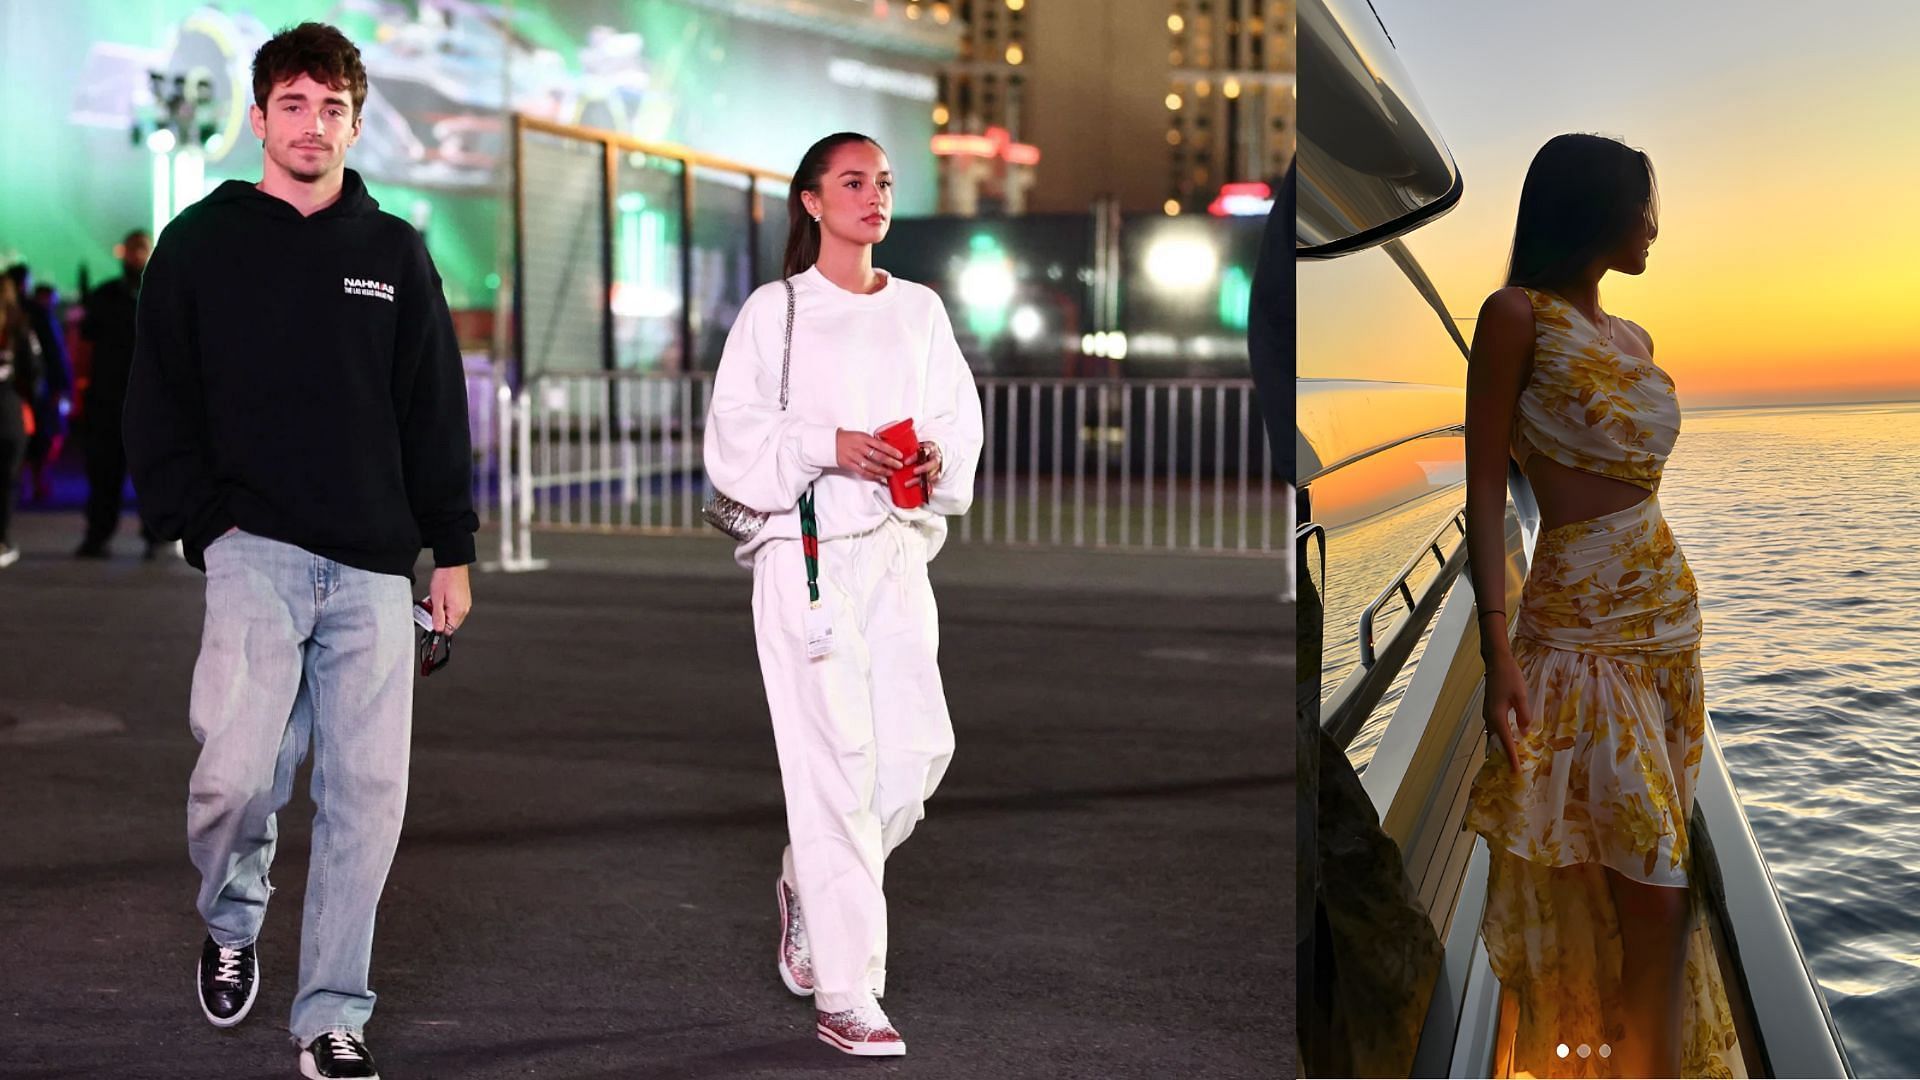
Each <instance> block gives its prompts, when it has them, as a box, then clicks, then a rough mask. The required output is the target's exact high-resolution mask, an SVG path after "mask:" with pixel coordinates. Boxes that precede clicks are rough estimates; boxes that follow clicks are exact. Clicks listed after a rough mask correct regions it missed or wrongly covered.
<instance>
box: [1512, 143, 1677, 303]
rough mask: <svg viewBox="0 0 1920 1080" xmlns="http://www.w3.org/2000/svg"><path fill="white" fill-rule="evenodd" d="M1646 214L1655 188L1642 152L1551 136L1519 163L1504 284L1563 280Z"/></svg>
mask: <svg viewBox="0 0 1920 1080" xmlns="http://www.w3.org/2000/svg"><path fill="white" fill-rule="evenodd" d="M1648 214H1651V215H1652V216H1653V219H1654V220H1655V221H1658V220H1659V215H1660V190H1659V186H1658V185H1657V184H1656V183H1655V182H1654V178H1653V161H1652V160H1651V159H1649V158H1648V157H1647V155H1646V153H1645V152H1643V151H1640V150H1635V149H1634V148H1632V147H1630V146H1628V145H1626V144H1625V143H1623V142H1620V141H1619V140H1617V139H1609V138H1606V137H1605V136H1601V135H1556V136H1554V137H1553V138H1551V139H1549V140H1547V145H1545V146H1543V147H1541V148H1540V152H1539V153H1537V154H1535V155H1534V156H1533V164H1532V165H1529V166H1527V179H1526V183H1525V184H1523V185H1521V188H1520V215H1519V220H1518V221H1517V222H1516V223H1515V224H1514V227H1513V255H1512V257H1511V258H1510V259H1509V261H1508V263H1507V284H1508V285H1524V286H1526V287H1528V288H1531V289H1554V288H1559V287H1561V286H1564V285H1566V284H1568V283H1569V282H1570V281H1571V280H1572V279H1573V278H1574V276H1575V275H1577V274H1578V273H1579V272H1580V271H1581V269H1582V268H1584V267H1585V266H1586V265H1587V264H1588V263H1590V262H1592V261H1593V260H1594V259H1595V258H1596V257H1598V256H1600V255H1603V254H1605V253H1606V252H1607V251H1608V250H1610V249H1612V248H1613V247H1614V246H1615V245H1617V244H1619V243H1620V241H1621V240H1622V239H1623V238H1624V237H1625V236H1626V235H1627V231H1628V230H1629V229H1631V228H1632V227H1633V225H1634V222H1636V221H1638V220H1640V219H1641V217H1642V216H1643V215H1648Z"/></svg>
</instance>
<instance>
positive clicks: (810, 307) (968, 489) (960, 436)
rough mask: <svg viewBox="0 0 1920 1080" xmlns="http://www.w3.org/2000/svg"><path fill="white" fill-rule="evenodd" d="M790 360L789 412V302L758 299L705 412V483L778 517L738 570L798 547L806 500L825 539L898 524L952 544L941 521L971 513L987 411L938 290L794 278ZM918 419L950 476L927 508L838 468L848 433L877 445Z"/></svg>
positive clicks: (731, 335) (758, 294)
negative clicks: (768, 547) (810, 493)
mask: <svg viewBox="0 0 1920 1080" xmlns="http://www.w3.org/2000/svg"><path fill="white" fill-rule="evenodd" d="M793 291H794V320H793V361H792V370H791V374H790V377H789V380H788V386H789V394H788V403H787V409H786V411H785V412H782V411H781V410H780V352H781V342H782V337H783V335H784V333H785V330H786V319H787V294H786V290H785V289H784V288H782V286H781V284H780V283H779V282H778V281H775V282H770V283H768V284H766V285H762V286H761V287H760V288H758V289H755V290H754V292H753V295H751V296H749V297H747V302H746V304H745V305H743V306H742V307H741V309H740V317H739V318H738V319H736V320H735V321H734V324H733V329H732V330H731V331H729V332H728V334H727V346H726V349H725V351H724V352H723V353H722V354H721V357H720V368H719V371H718V372H717V373H716V374H715V375H714V380H713V401H712V403H711V407H710V409H709V411H708V413H707V433H706V442H705V450H704V452H705V456H706V468H707V476H708V477H709V478H711V479H712V481H713V484H714V486H715V487H716V488H718V489H719V490H720V491H722V492H724V493H725V494H727V495H728V496H730V497H732V498H734V499H737V500H739V501H740V502H742V503H745V504H746V505H748V506H750V507H752V508H754V509H755V510H764V511H767V512H768V513H771V514H772V515H773V516H772V518H770V519H769V520H768V521H767V524H766V526H765V527H764V528H762V529H761V530H760V533H759V535H758V536H756V537H755V538H754V539H753V541H752V542H750V543H747V544H743V545H741V546H740V547H739V548H738V549H737V550H736V552H735V558H736V559H737V560H738V561H739V562H740V563H741V565H743V566H751V565H752V558H751V554H752V552H753V550H754V549H756V548H758V547H759V546H760V545H761V544H763V543H765V542H766V541H768V540H775V539H798V538H799V536H800V512H799V509H798V503H799V501H800V496H801V495H803V494H805V493H806V490H807V485H809V484H812V485H813V490H814V511H815V514H816V516H817V519H818V524H819V531H820V539H821V540H823V541H824V540H831V539H834V538H836V537H843V536H858V535H860V534H863V533H867V532H871V531H873V530H874V529H876V528H879V527H880V526H881V525H883V524H885V523H886V520H887V518H888V517H889V516H892V517H896V518H900V519H902V520H904V521H909V522H913V523H914V524H916V525H918V526H919V527H920V528H922V529H925V530H926V531H927V532H928V534H929V537H930V541H931V542H930V544H929V547H928V553H929V557H931V556H932V555H933V554H936V553H938V552H939V550H940V546H941V544H942V543H944V541H945V539H946V532H947V526H946V519H945V516H944V515H948V514H964V513H966V512H967V509H968V507H970V506H971V505H972V504H973V480H974V470H975V468H976V466H977V465H978V463H979V460H980V443H981V421H980V398H979V396H978V393H977V392H976V391H975V389H974V384H973V372H972V371H971V370H970V369H968V367H967V362H966V358H965V357H963V356H961V355H960V346H959V344H958V343H956V342H955V341H954V339H953V324H952V323H951V322H949V321H948V319H947V311H946V308H945V307H943V306H942V305H941V303H940V298H939V297H938V296H937V295H935V294H934V292H933V290H931V289H929V288H927V287H926V286H924V285H916V284H914V283H913V282H910V281H902V280H900V279H899V278H897V277H893V276H892V275H887V276H886V283H885V285H884V286H883V287H882V288H881V289H880V291H879V292H876V293H871V294H868V295H861V294H859V293H853V292H848V291H847V290H845V289H842V288H841V287H840V286H838V285H835V284H834V283H833V282H831V281H828V280H827V279H826V277H825V275H823V274H821V273H820V270H819V268H818V267H812V268H809V269H808V270H807V271H806V272H805V273H802V274H800V275H798V276H796V277H795V278H794V279H793ZM907 418H911V419H912V420H913V427H914V432H915V434H916V435H917V436H918V437H919V438H920V439H922V440H926V441H930V442H933V443H935V444H937V445H938V446H939V447H940V457H941V462H942V466H941V471H940V475H939V478H938V479H937V480H935V481H934V483H933V485H932V487H931V488H930V489H929V491H928V496H929V497H928V499H927V502H926V504H925V505H924V506H922V507H921V508H919V509H915V510H902V509H900V508H899V507H896V506H894V505H893V497H892V496H891V495H890V494H889V493H888V490H887V485H886V484H885V483H883V482H876V481H874V480H871V479H868V478H866V477H863V476H860V475H859V474H858V473H856V472H854V471H852V470H848V469H842V468H839V467H838V465H837V464H836V461H835V458H836V444H835V434H836V432H837V430H838V429H840V428H846V429H848V430H851V431H865V432H869V433H871V432H873V431H874V430H876V429H878V428H880V427H882V426H884V425H886V424H889V423H891V422H893V421H895V420H902V419H907Z"/></svg>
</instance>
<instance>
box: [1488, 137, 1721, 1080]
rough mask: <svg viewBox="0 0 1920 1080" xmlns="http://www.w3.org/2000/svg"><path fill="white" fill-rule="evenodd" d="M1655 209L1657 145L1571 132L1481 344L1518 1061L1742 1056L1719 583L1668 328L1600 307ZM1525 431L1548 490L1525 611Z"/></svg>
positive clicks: (1717, 1064) (1638, 248)
mask: <svg viewBox="0 0 1920 1080" xmlns="http://www.w3.org/2000/svg"><path fill="white" fill-rule="evenodd" d="M1658 217H1659V200H1658V194H1657V190H1656V186H1655V184H1654V176H1653V166H1652V163H1651V162H1650V161H1649V160H1648V159H1647V157H1646V155H1645V154H1644V153H1642V152H1640V151H1638V150H1634V149H1631V148H1629V147H1627V146H1625V145H1623V144H1621V143H1619V142H1617V141H1615V140H1612V139H1606V138H1601V137H1598V136H1593V135H1562V136H1559V137H1557V138H1555V139H1553V140H1551V141H1550V142H1548V143H1547V144H1546V146H1544V147H1542V148H1541V150H1540V152H1539V154H1538V155H1537V156H1535V158H1534V160H1533V164H1532V166H1531V167H1530V168H1529V169H1528V172H1527V178H1526V182H1525V184H1524V186H1523V188H1522V190H1521V194H1520V212H1519V220H1518V224H1517V226H1516V229H1515V233H1514V243H1513V256H1512V263H1511V266H1510V267H1509V271H1508V275H1507V287H1506V288H1503V289H1500V290H1499V291H1497V292H1495V293H1494V294H1493V295H1492V296H1490V297H1488V298H1487V301H1486V303H1485V305H1484V306H1483V307H1482V308H1481V310H1480V317H1479V321H1478V323H1477V324H1476V327H1475V331H1474V340H1473V354H1472V359H1471V362H1470V364H1469V366H1468V375H1467V475H1468V485H1467V547H1468V555H1469V559H1470V561H1471V565H1472V574H1473V587H1474V594H1475V595H1476V596H1477V597H1479V598H1480V603H1479V617H1480V631H1481V635H1480V636H1481V650H1482V653H1483V655H1484V657H1485V659H1486V664H1487V683H1486V704H1485V719H1486V724H1487V730H1488V732H1489V733H1490V734H1491V735H1492V737H1493V740H1494V744H1495V745H1494V748H1493V750H1492V752H1491V753H1490V754H1489V756H1488V759H1487V762H1486V764H1485V766H1484V767H1483V768H1482V769H1481V771H1480V774H1479V776H1478V777H1477V778H1476V779H1475V781H1474V786H1473V796H1472V801H1471V804H1470V809H1469V812H1468V818H1467V824H1468V826H1469V827H1470V828H1472V829H1474V830H1475V831H1477V832H1479V833H1480V834H1482V835H1483V836H1485V837H1486V839H1487V844H1488V847H1489V849H1490V850H1491V851H1492V863H1491V871H1490V877H1489V881H1488V903H1487V913H1486V916H1485V919H1484V921H1483V923H1482V926H1481V934H1482V936H1483V938H1484V939H1485V941H1486V944H1487V950H1488V953H1489V955H1490V958H1491V960H1492V963H1493V968H1494V971H1495V973H1496V974H1497V975H1498V976H1499V977H1500V980H1501V983H1502V985H1503V986H1505V987H1506V988H1507V989H1509V990H1511V991H1512V992H1513V993H1514V995H1515V998H1516V1000H1517V1002H1518V1006H1519V1025H1518V1031H1517V1033H1516V1036H1515V1040H1514V1045H1513V1053H1512V1063H1511V1066H1510V1069H1509V1071H1510V1073H1512V1074H1513V1075H1519V1074H1522V1073H1528V1074H1532V1075H1534V1076H1662V1077H1667V1076H1726V1075H1729V1064H1728V1058H1729V1056H1730V1053H1729V1052H1730V1051H1731V1048H1732V1046H1733V1038H1734V1036H1733V1024H1732V1018H1731V1014H1730V1012H1729V1010H1728V1008H1727V1002H1726V994H1725V989H1724V987H1723V985H1722V984H1721V980H1720V975H1719V970H1718V966H1717V964H1715V963H1714V962H1713V960H1712V958H1711V956H1710V954H1709V953H1708V952H1707V941H1708V938H1707V936H1706V934H1705V932H1704V930H1703V928H1702V924H1701V914H1700V911H1701V909H1700V907H1699V906H1698V904H1697V903H1695V902H1694V900H1693V894H1692V893H1691V892H1690V890H1689V884H1690V879H1689V876H1688V870H1689V862H1690V860H1689V856H1688V843H1687V841H1688V835H1687V825H1688V822H1689V820H1690V818H1691V815H1692V807H1693V789H1694V782H1695V780H1696V779H1697V777H1698V775H1699V770H1700V757H1701V751H1702V748H1703V746H1704V744H1705V741H1706V738H1707V731H1706V706H1705V702H1704V699H1703V696H1702V688H1701V674H1700V660H1699V643H1700V608H1699V602H1698V597H1697V594H1696V590H1695V587H1694V579H1693V574H1692V572H1691V571H1689V570H1688V569H1687V563H1686V559H1685V558H1684V557H1683V556H1682V555H1681V552H1680V548H1679V546H1678V545H1677V544H1676V543H1675V542H1674V538H1673V534H1672V533H1671V532H1670V531H1669V530H1668V528H1667V524H1666V521H1665V519H1664V518H1663V517H1662V516H1661V513H1660V504H1659V501H1658V499H1657V497H1656V496H1655V492H1656V491H1657V490H1658V488H1659V484H1660V473H1661V469H1662V467H1663V466H1664V464H1665V462H1666V458H1667V455H1668V454H1669V453H1670V452H1671V451H1672V449H1673V443H1674V438H1675V436H1676V435H1677V434H1678V432H1679V426H1680V407H1679V403H1678V401H1677V400H1676V398H1675V396H1674V385H1673V380H1672V379H1671V378H1669V377H1668V376H1667V374H1666V372H1664V371H1662V370H1661V369H1660V368H1659V367H1657V366H1655V364H1654V360H1653V341H1652V339H1651V338H1650V337H1649V336H1648V335H1647V332H1646V331H1645V330H1643V329H1641V328H1640V327H1639V326H1638V325H1637V324H1635V323H1633V322H1630V321H1628V320H1626V319H1622V318H1619V317H1617V316H1613V315H1609V314H1607V313H1605V312H1604V311H1602V310H1601V308H1600V279H1601V277H1603V276H1604V275H1605V274H1606V273H1607V272H1608V271H1610V270H1612V271H1618V272H1620V273H1624V274H1640V273H1643V272H1645V270H1646V266H1647V253H1648V248H1649V247H1650V245H1651V244H1652V243H1653V240H1654V237H1655V236H1656V235H1657V234H1658V232H1659V225H1658ZM1510 457H1511V458H1512V459H1513V460H1515V461H1517V462H1518V463H1519V466H1520V468H1521V471H1522V472H1523V473H1524V474H1525V475H1526V477H1527V478H1528V480H1529V481H1530V482H1531V485H1532V487H1533V491H1534V495H1535V497H1536V499H1537V500H1538V503H1539V506H1540V513H1541V533H1540V536H1539V539H1538V541H1537V542H1536V544H1535V548H1534V552H1533V561H1532V566H1531V569H1530V570H1529V573H1528V576H1527V581H1526V584H1525V586H1524V588H1523V590H1522V593H1521V597H1520V602H1519V606H1518V610H1516V611H1513V612H1508V611H1506V610H1505V608H1504V600H1505V597H1506V583H1505V529H1504V516H1505V505H1506V496H1507V469H1508V466H1507V462H1508V460H1509V458H1510ZM1510 624H1511V625H1510ZM1509 639H1511V640H1509Z"/></svg>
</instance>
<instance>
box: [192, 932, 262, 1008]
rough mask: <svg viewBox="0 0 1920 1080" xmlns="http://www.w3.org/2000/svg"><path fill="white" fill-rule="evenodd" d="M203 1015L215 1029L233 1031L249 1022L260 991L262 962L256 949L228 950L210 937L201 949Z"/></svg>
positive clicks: (249, 947)
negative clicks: (244, 1022) (237, 1026)
mask: <svg viewBox="0 0 1920 1080" xmlns="http://www.w3.org/2000/svg"><path fill="white" fill-rule="evenodd" d="M195 981H196V982H197V983H198V985H199V988H200V1011H201V1012H203V1013H206V1014H207V1022H208V1023H210V1024H212V1025H213V1026H214V1027H222V1028H230V1027H232V1026H233V1025H235V1024H237V1023H239V1022H240V1021H242V1020H245V1019H246V1018H247V1010H249V1009H251V1008H253V995H254V994H256V993H258V992H259V990H260V961H259V958H257V957H256V956H255V955H254V952H253V946H252V945H247V946H243V947H241V948H238V949H229V948H225V947H223V946H221V945H218V944H216V943H215V942H214V940H213V938H211V937H209V938H207V940H206V943H205V944H203V945H201V946H200V973H199V978H198V979H196V980H195Z"/></svg>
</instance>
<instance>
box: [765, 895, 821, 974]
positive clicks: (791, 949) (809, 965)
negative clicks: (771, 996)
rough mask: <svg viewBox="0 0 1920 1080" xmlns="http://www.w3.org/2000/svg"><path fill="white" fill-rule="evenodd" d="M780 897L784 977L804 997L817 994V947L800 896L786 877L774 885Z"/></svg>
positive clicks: (781, 955) (781, 957) (782, 972)
mask: <svg viewBox="0 0 1920 1080" xmlns="http://www.w3.org/2000/svg"><path fill="white" fill-rule="evenodd" d="M774 889H775V891H776V892H777V893H778V894H779V898H780V981H781V982H783V983H786V984H787V989H788V990H791V991H793V992H794V993H795V994H797V995H799V996H800V997H812V996H813V949H812V948H811V947H810V946H809V945H808V944H807V924H806V923H805V922H803V921H802V920H801V918H800V897H799V896H798V895H797V894H795V893H794V891H793V889H792V888H791V887H789V886H788V885H787V882H786V879H785V878H782V879H780V880H779V881H778V882H777V883H775V885H774Z"/></svg>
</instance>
